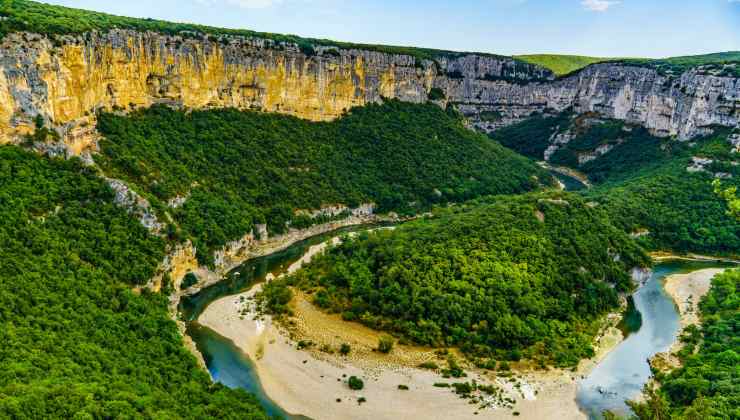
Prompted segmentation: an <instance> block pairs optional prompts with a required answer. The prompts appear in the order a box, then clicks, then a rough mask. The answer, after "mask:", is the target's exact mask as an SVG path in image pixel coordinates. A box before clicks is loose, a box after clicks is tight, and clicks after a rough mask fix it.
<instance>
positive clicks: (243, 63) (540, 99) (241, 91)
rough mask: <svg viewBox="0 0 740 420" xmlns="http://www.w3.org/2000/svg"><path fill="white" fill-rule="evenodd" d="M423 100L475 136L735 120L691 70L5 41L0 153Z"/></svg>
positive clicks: (241, 47) (734, 96)
mask: <svg viewBox="0 0 740 420" xmlns="http://www.w3.org/2000/svg"><path fill="white" fill-rule="evenodd" d="M433 89H434V91H433ZM431 92H434V93H435V94H434V95H432V96H434V98H435V102H437V103H439V104H440V105H443V106H446V105H448V104H453V105H454V106H456V107H457V108H458V109H459V110H460V111H461V112H462V113H463V114H464V115H466V116H467V117H468V118H469V119H470V122H471V125H472V126H474V127H476V128H479V129H482V130H491V129H494V128H496V127H500V126H502V125H506V124H511V123H512V122H515V121H519V120H521V119H522V118H525V117H527V116H529V115H531V114H532V113H535V112H541V111H543V110H546V109H550V110H563V109H566V108H571V107H572V108H573V109H574V110H575V111H577V112H587V111H593V112H596V113H598V114H601V115H602V116H604V117H608V118H617V119H622V120H625V121H628V122H630V123H634V124H641V125H644V126H646V127H648V128H649V129H650V130H651V131H652V132H654V133H655V134H658V135H663V136H668V135H677V136H679V137H681V138H690V137H692V136H695V135H696V134H700V133H702V132H704V131H705V130H706V129H707V128H708V127H710V126H711V125H714V124H719V125H725V126H734V125H737V124H738V120H739V119H740V81H739V79H737V78H731V77H721V76H717V75H711V74H709V73H706V72H702V71H701V70H700V69H697V70H693V71H689V72H687V73H684V74H683V75H681V76H680V77H678V78H672V77H669V76H661V75H660V74H658V73H657V72H656V71H655V70H653V69H649V68H642V67H630V66H625V65H619V64H598V65H593V66H590V67H588V68H586V69H584V70H583V71H581V72H579V73H578V74H575V75H572V76H569V77H567V78H563V79H557V80H556V79H555V77H554V75H553V74H552V73H551V72H550V71H549V70H546V69H543V68H541V67H537V66H534V65H531V64H526V63H523V62H519V61H516V60H514V59H512V58H508V57H501V56H493V55H484V54H445V53H440V55H438V56H437V57H435V59H434V60H430V59H420V58H418V57H413V56H410V55H402V54H390V53H384V52H378V51H370V50H359V49H343V48H338V47H327V46H315V47H314V49H313V50H312V51H310V52H306V51H304V50H302V49H301V48H299V47H298V46H297V45H294V44H290V43H284V42H281V43H278V42H274V41H270V40H265V39H258V38H244V37H236V36H222V37H213V36H210V37H209V36H203V35H193V34H185V35H183V36H170V35H162V34H158V33H153V32H134V31H129V30H113V31H110V32H107V33H98V32H90V33H86V34H84V35H80V36H60V37H55V38H53V39H50V38H47V37H45V36H42V35H38V34H31V33H14V34H9V35H6V36H5V37H4V38H3V39H2V42H0V143H4V142H17V141H20V139H21V138H22V137H23V136H24V135H26V134H28V133H31V132H33V130H34V120H35V118H36V116H38V115H40V116H41V117H42V118H43V120H44V122H45V123H46V125H47V127H53V128H54V129H55V130H57V132H58V133H59V134H60V137H61V138H62V139H63V143H64V145H65V147H66V149H67V151H68V153H71V154H79V153H81V152H83V151H85V150H88V149H94V146H95V140H96V131H95V122H96V121H95V113H96V111H97V110H100V109H105V110H109V111H126V110H131V109H134V108H138V107H147V106H150V105H152V104H157V103H164V104H169V105H172V106H177V107H184V108H205V107H236V108H240V109H260V110H264V111H270V112H280V113H285V114H289V115H294V116H297V117H300V118H306V119H310V120H315V121H322V120H331V119H333V118H336V117H338V116H340V115H342V114H343V113H344V112H345V111H346V110H348V109H350V108H352V107H354V106H361V105H365V104H368V103H373V102H380V101H382V99H383V98H398V99H401V100H404V101H410V102H424V101H427V100H428V98H429V94H430V93H431ZM440 94H441V99H440Z"/></svg>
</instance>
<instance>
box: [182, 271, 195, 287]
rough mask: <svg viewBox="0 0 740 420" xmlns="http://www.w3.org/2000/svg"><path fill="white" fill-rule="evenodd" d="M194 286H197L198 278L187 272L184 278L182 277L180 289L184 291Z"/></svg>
mask: <svg viewBox="0 0 740 420" xmlns="http://www.w3.org/2000/svg"><path fill="white" fill-rule="evenodd" d="M196 284H198V276H196V275H195V274H194V273H193V272H188V274H185V277H183V279H182V283H180V289H182V290H185V289H187V288H189V287H191V286H194V285H196Z"/></svg>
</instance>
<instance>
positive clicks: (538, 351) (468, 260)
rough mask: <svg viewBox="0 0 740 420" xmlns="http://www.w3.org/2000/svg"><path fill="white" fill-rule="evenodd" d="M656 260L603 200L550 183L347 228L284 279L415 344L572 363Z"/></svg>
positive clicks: (325, 305)
mask: <svg viewBox="0 0 740 420" xmlns="http://www.w3.org/2000/svg"><path fill="white" fill-rule="evenodd" d="M616 255H619V256H620V257H619V258H615V256H616ZM648 264H649V259H648V258H647V256H646V255H645V254H643V253H642V251H641V250H640V249H639V248H638V247H637V246H636V245H635V244H634V243H633V241H631V240H630V239H629V238H628V237H627V236H626V235H625V234H624V233H623V232H621V231H619V230H618V229H616V228H615V227H614V226H612V225H611V224H610V223H609V222H608V219H607V217H606V215H605V213H604V212H603V211H602V210H600V209H598V208H592V207H590V206H588V205H587V204H586V202H585V201H584V200H583V199H581V198H579V197H578V196H576V195H571V194H560V193H547V194H530V195H525V196H518V197H502V198H498V199H497V198H491V199H487V200H483V201H478V202H473V203H469V204H466V205H459V206H454V207H449V208H444V209H437V210H436V212H435V217H433V218H431V219H424V220H418V221H414V222H409V223H406V224H404V225H402V226H400V227H398V228H397V229H395V230H393V231H377V232H372V233H364V234H361V235H358V236H357V237H355V238H347V239H346V240H345V241H344V242H343V243H342V244H341V245H339V246H337V247H335V248H332V249H330V250H329V251H327V253H325V254H324V255H322V256H320V257H318V258H316V259H314V260H313V261H312V262H311V263H310V264H309V265H308V266H307V267H305V268H304V269H303V270H300V271H299V272H297V273H296V274H294V275H293V276H291V277H288V278H287V279H284V280H283V281H282V282H273V283H275V284H276V287H278V286H279V285H280V286H279V287H287V286H288V285H293V286H295V287H299V288H301V289H304V290H306V291H307V292H308V293H310V294H312V295H313V302H314V303H315V304H316V305H317V306H319V307H321V308H324V309H326V310H329V311H332V312H335V313H347V312H349V313H352V314H354V318H355V319H357V320H359V321H360V322H362V323H363V324H365V325H367V326H370V327H372V328H376V329H380V330H386V331H390V332H392V333H394V334H397V335H399V336H401V337H404V338H405V339H407V340H410V341H412V342H415V343H419V344H423V345H432V346H438V347H442V346H458V347H460V348H461V349H462V350H463V351H464V352H466V353H468V354H469V355H473V356H495V357H496V358H497V359H503V358H506V359H510V360H518V359H519V358H533V359H535V358H540V359H542V360H546V361H550V362H553V363H555V364H557V365H559V366H572V365H575V364H576V363H577V362H578V360H580V359H581V358H582V357H588V356H591V355H592V354H593V350H592V348H591V341H592V339H593V336H594V334H595V333H596V331H597V330H598V327H599V321H600V317H601V316H602V315H603V314H605V313H606V312H608V311H610V310H613V309H614V308H615V307H616V306H617V305H618V299H617V293H619V292H625V291H628V290H630V289H631V287H632V284H631V280H630V279H629V276H628V274H627V270H628V269H630V268H632V267H635V266H644V265H648ZM448 364H449V365H450V369H449V371H450V375H451V376H452V373H453V371H455V366H454V365H453V363H452V362H450V361H448Z"/></svg>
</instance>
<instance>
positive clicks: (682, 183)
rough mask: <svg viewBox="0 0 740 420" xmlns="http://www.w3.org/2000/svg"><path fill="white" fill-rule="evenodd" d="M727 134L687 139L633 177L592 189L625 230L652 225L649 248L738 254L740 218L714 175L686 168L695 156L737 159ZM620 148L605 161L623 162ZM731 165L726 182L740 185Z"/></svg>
mask: <svg viewBox="0 0 740 420" xmlns="http://www.w3.org/2000/svg"><path fill="white" fill-rule="evenodd" d="M726 137H727V133H726V132H720V133H719V134H717V135H714V136H710V137H708V138H705V139H699V140H697V145H696V146H695V147H693V148H687V146H685V145H681V146H680V147H679V148H676V150H680V149H682V148H683V150H682V151H679V152H677V153H675V155H673V156H672V157H670V158H667V157H666V158H663V159H660V160H657V159H656V160H657V164H645V166H644V168H641V169H636V170H635V172H633V173H632V174H631V175H630V176H629V177H624V176H623V175H620V176H619V177H616V179H615V180H614V181H611V180H608V181H607V182H605V183H604V184H602V185H601V186H599V187H597V188H595V189H593V190H592V191H590V192H588V193H587V195H588V196H589V197H590V198H592V199H594V200H595V201H597V202H599V203H600V204H601V205H602V206H603V207H604V208H605V209H606V211H607V212H608V213H609V214H610V217H611V219H612V221H613V222H614V223H615V224H616V225H617V226H620V227H621V228H622V229H624V230H625V231H627V232H639V231H642V230H645V229H646V230H648V231H649V232H650V233H649V234H648V235H645V236H641V237H640V238H639V242H640V243H641V244H642V245H643V246H645V247H646V248H648V249H654V250H674V251H678V252H699V253H709V254H725V255H737V254H738V253H739V252H740V221H738V220H737V219H735V218H733V217H732V216H730V215H728V214H727V208H726V205H725V203H724V201H723V200H722V199H721V197H719V196H717V195H716V194H715V192H714V189H713V186H712V181H713V175H712V174H711V173H707V172H694V173H691V172H688V171H687V170H686V168H687V167H688V166H689V164H690V162H691V157H692V156H703V157H708V158H712V159H714V160H716V161H718V162H721V161H729V160H730V159H732V155H731V153H730V145H729V144H728V142H727V140H726ZM616 153H618V151H617V150H616V149H615V150H612V151H611V152H609V153H607V154H606V155H604V157H602V158H601V160H602V163H603V164H604V165H610V166H613V167H615V168H618V167H619V165H621V164H620V163H619V160H621V159H623V158H622V157H621V156H619V155H618V154H616ZM661 153H663V152H661ZM646 154H648V155H649V152H646ZM666 156H668V155H666ZM661 160H662V161H661ZM612 162H613V163H612ZM730 166H731V165H730ZM707 169H708V170H709V171H710V172H711V171H712V168H711V167H708V168H707ZM729 170H730V171H731V173H732V174H733V175H734V178H733V179H730V180H727V181H726V183H727V185H728V186H730V185H733V186H737V185H738V176H739V175H740V171H738V168H737V167H734V169H729ZM620 171H621V170H620Z"/></svg>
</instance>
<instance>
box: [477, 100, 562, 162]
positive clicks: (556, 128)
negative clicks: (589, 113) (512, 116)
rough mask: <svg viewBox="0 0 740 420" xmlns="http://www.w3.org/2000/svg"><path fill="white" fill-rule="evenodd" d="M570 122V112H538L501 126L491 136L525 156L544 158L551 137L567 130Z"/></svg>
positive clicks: (536, 158) (537, 158)
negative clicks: (545, 113)
mask: <svg viewBox="0 0 740 420" xmlns="http://www.w3.org/2000/svg"><path fill="white" fill-rule="evenodd" d="M570 124H571V114H570V112H562V113H559V114H556V115H543V114H537V115H534V116H532V117H531V118H528V119H526V120H524V121H522V122H520V123H517V124H514V125H510V126H508V127H503V128H500V129H498V130H496V131H494V132H493V133H491V134H490V137H491V138H492V139H494V140H496V141H498V142H499V143H501V144H502V145H504V146H506V147H508V148H510V149H513V150H515V151H517V152H518V153H521V154H523V155H524V156H528V157H530V158H532V159H535V160H542V159H543V158H544V153H545V150H546V149H547V148H548V146H550V138H551V137H552V136H553V135H555V134H557V133H561V132H563V131H565V130H566V129H567V128H568V127H569V126H570Z"/></svg>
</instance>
